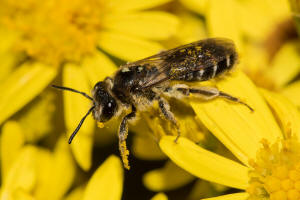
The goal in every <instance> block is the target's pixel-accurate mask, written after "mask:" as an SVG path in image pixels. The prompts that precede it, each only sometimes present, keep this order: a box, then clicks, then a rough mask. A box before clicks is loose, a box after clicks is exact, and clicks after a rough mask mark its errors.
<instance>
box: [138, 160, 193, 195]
mask: <svg viewBox="0 0 300 200" xmlns="http://www.w3.org/2000/svg"><path fill="white" fill-rule="evenodd" d="M194 178H195V177H194V176H193V175H191V174H190V173H188V172H186V171H184V170H183V169H181V168H179V167H178V166H176V165H175V164H174V163H172V162H167V163H166V165H165V166H164V167H162V168H160V169H156V170H152V171H150V172H147V173H146V174H145V175H144V177H143V182H144V185H145V186H146V187H147V188H148V189H149V190H152V191H155V192H160V191H167V190H174V189H177V188H179V187H182V186H184V185H186V184H188V183H190V182H191V181H192V180H194Z"/></svg>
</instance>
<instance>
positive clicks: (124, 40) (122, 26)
mask: <svg viewBox="0 0 300 200" xmlns="http://www.w3.org/2000/svg"><path fill="white" fill-rule="evenodd" d="M168 1H169V0H155V1H147V0H130V1H124V0H117V1H113V2H110V1H103V0H96V1H93V0H91V1H83V0H75V1H71V2H70V1H67V0H63V1H57V0H48V1H46V2H40V1H32V0H25V1H22V2H15V1H11V0H4V1H3V2H2V4H1V8H0V13H1V14H0V36H1V38H3V39H2V40H1V44H0V58H1V59H2V62H1V64H0V74H1V76H0V80H1V83H0V89H1V91H2V98H1V99H0V110H1V114H0V124H1V123H3V122H4V121H5V120H7V119H8V118H10V117H11V116H12V115H13V114H15V113H16V112H18V111H19V110H20V109H21V108H22V107H23V106H25V105H26V104H28V103H29V102H30V101H32V100H33V99H34V98H35V97H36V96H38V95H39V94H40V93H41V92H42V91H43V90H44V89H45V88H46V87H47V86H48V85H49V84H50V83H51V82H52V81H53V80H54V79H55V78H56V77H60V71H61V72H62V85H65V86H68V87H72V88H76V89H78V90H82V91H85V92H88V91H90V89H91V87H92V86H93V85H94V84H95V83H96V82H98V81H100V80H102V79H103V78H104V77H106V76H109V75H112V73H113V72H114V71H115V70H116V65H115V64H114V63H113V62H112V61H111V60H110V58H109V57H108V56H107V54H110V55H112V56H114V57H116V58H119V59H122V60H129V61H132V60H136V59H140V58H143V57H146V56H149V55H152V54H155V53H157V52H159V51H160V50H162V49H163V46H162V45H161V44H160V43H159V41H162V40H165V39H167V38H169V37H170V36H172V35H173V34H174V33H175V32H176V28H177V24H178V19H177V18H176V17H175V16H174V15H172V14H169V13H167V12H164V11H156V10H154V9H152V8H154V7H156V6H159V5H162V4H164V3H166V2H168ZM149 9H152V10H149ZM4 38H5V41H4ZM104 52H106V53H104ZM60 67H62V70H60ZM63 99H64V117H65V123H66V125H65V126H66V129H67V130H66V131H67V133H68V134H70V133H71V132H72V131H73V130H74V128H75V127H76V126H77V123H78V122H79V121H80V119H81V118H82V116H83V115H84V114H85V113H86V111H87V109H88V107H89V102H87V101H86V99H84V98H82V97H78V96H77V95H74V94H69V93H64V96H63ZM93 132H94V122H93V121H92V119H91V118H90V117H89V118H88V119H87V121H86V123H85V125H84V126H83V127H82V129H81V134H79V138H78V140H75V141H74V143H73V144H72V151H73V153H74V155H75V158H76V161H77V162H78V163H79V165H80V167H82V168H83V169H85V170H88V169H89V168H90V166H91V151H92V144H93V142H92V135H93Z"/></svg>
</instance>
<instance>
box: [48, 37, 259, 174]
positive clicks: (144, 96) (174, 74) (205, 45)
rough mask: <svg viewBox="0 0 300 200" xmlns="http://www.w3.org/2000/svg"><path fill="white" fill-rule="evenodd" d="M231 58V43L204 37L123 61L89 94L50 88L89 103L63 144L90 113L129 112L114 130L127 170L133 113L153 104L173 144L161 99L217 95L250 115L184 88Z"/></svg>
mask: <svg viewBox="0 0 300 200" xmlns="http://www.w3.org/2000/svg"><path fill="white" fill-rule="evenodd" d="M237 57H238V56H237V52H236V50H235V46H234V44H233V42H232V41H231V40H228V39H220V38H209V39H205V40H200V41H196V42H193V43H190V44H187V45H183V46H179V47H177V48H174V49H170V50H167V51H162V52H160V53H158V54H156V55H153V56H150V57H147V58H144V59H142V60H138V61H136V62H132V63H127V64H125V65H123V66H121V67H120V69H119V70H118V71H117V72H116V73H115V75H114V76H112V77H106V78H105V79H104V80H103V81H100V82H98V83H97V84H96V85H95V86H94V88H93V90H92V96H89V95H87V94H86V93H84V92H80V91H77V90H74V89H72V88H67V87H61V86H55V85H53V87H55V88H58V89H62V90H69V91H72V92H76V93H80V94H82V95H84V96H85V97H87V98H88V99H90V100H91V101H92V106H91V108H90V109H89V110H88V112H87V113H86V115H85V116H84V117H83V118H82V119H81V121H80V123H79V125H78V126H77V128H76V129H75V131H74V132H73V133H72V135H71V136H70V138H69V143H71V142H72V140H73V138H74V136H75V135H76V133H77V132H78V130H79V129H80V127H81V125H82V123H83V122H84V120H85V118H86V117H87V116H88V115H89V114H90V113H91V112H92V114H93V117H94V119H95V120H97V121H98V122H106V121H108V120H110V119H111V118H112V117H114V116H118V115H120V113H121V112H120V111H124V110H127V109H130V113H129V114H127V115H126V116H125V117H123V119H122V121H121V124H120V127H119V132H118V135H119V148H120V153H121V156H122V159H123V163H124V166H125V168H127V169H129V165H128V161H127V155H128V151H127V149H126V143H125V141H126V138H127V134H128V121H130V120H133V119H134V118H135V117H136V112H137V111H143V110H145V109H147V108H149V107H151V106H152V105H153V103H154V102H155V101H157V102H158V105H159V109H160V111H161V113H162V115H163V116H164V117H165V118H166V119H167V120H169V121H170V122H171V123H172V124H173V125H174V127H176V129H177V133H178V134H177V137H176V139H175V142H176V141H177V140H178V138H179V136H180V129H179V124H178V123H177V120H176V118H175V116H174V114H173V113H172V112H171V111H170V106H169V104H168V101H167V100H166V99H165V97H174V98H184V97H189V96H190V94H195V95H197V96H199V97H200V98H202V99H205V100H209V99H213V98H217V97H222V98H225V99H228V100H230V101H233V102H237V103H240V104H243V105H245V106H247V107H248V108H249V109H250V110H251V111H253V109H252V108H251V107H250V106H249V105H247V104H246V103H244V102H242V101H241V100H240V99H239V98H236V97H233V96H231V95H230V94H226V93H225V92H222V91H219V90H218V89H217V88H214V87H207V86H205V87H204V86H202V87H190V86H188V85H187V84H185V83H187V82H200V81H206V80H210V79H213V78H215V77H217V76H220V75H221V74H225V73H226V72H228V71H230V70H231V69H232V68H233V66H234V65H235V64H236V62H237Z"/></svg>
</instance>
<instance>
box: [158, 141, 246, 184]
mask: <svg viewBox="0 0 300 200" xmlns="http://www.w3.org/2000/svg"><path fill="white" fill-rule="evenodd" d="M175 138H176V137H174V136H163V137H162V139H161V140H160V142H159V145H160V147H161V149H162V151H163V152H164V153H165V154H167V156H168V157H169V158H170V159H171V160H172V161H173V162H174V163H175V164H176V165H178V166H179V167H181V168H183V169H184V170H186V171H188V172H189V173H191V174H193V175H195V176H197V177H199V178H202V179H205V180H208V181H212V182H216V183H219V184H222V185H226V186H230V187H234V188H239V189H245V188H246V187H247V185H248V168H247V167H245V166H243V165H241V164H239V163H237V162H234V161H232V160H229V159H227V158H225V157H222V156H219V155H217V154H215V153H212V152H209V151H207V150H205V149H203V148H201V147H200V146H198V145H196V144H195V143H194V142H191V141H190V140H188V139H186V138H184V137H181V138H179V140H178V142H177V143H175V142H174V140H175Z"/></svg>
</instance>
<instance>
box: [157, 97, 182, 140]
mask: <svg viewBox="0 0 300 200" xmlns="http://www.w3.org/2000/svg"><path fill="white" fill-rule="evenodd" d="M158 105H159V108H160V110H161V112H162V114H163V115H164V117H165V118H166V119H167V120H169V121H170V122H172V124H173V125H174V126H175V127H176V129H177V137H176V138H175V140H174V142H175V143H176V142H177V141H178V139H179V137H180V128H179V124H178V122H177V120H176V118H175V116H174V114H173V113H172V112H171V111H170V105H169V103H168V102H167V101H166V100H165V99H163V98H162V97H160V98H159V99H158Z"/></svg>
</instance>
